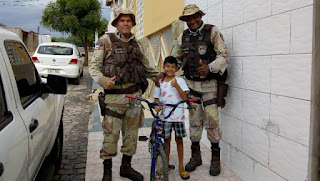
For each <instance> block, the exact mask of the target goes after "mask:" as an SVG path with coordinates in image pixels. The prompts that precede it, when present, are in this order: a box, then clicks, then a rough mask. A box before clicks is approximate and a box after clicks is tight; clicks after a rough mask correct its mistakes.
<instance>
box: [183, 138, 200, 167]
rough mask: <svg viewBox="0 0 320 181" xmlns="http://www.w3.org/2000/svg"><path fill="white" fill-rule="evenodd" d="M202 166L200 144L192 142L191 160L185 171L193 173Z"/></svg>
mask: <svg viewBox="0 0 320 181" xmlns="http://www.w3.org/2000/svg"><path fill="white" fill-rule="evenodd" d="M200 165H202V160H201V151H200V144H199V142H192V145H191V158H190V161H189V163H187V165H186V166H185V170H186V171H187V172H192V171H194V170H195V169H196V168H197V167H198V166H200Z"/></svg>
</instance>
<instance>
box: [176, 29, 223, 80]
mask: <svg viewBox="0 0 320 181" xmlns="http://www.w3.org/2000/svg"><path fill="white" fill-rule="evenodd" d="M213 26H214V25H208V24H205V25H204V27H203V29H202V30H201V33H200V34H199V35H197V36H190V32H189V30H185V31H184V32H183V36H182V45H181V50H182V53H183V55H182V69H183V71H184V76H185V77H186V78H187V79H189V80H195V81H203V80H211V79H219V77H220V75H219V74H218V73H211V72H209V73H208V75H207V76H206V77H201V76H200V74H199V72H198V70H197V69H198V67H199V66H200V64H199V60H200V59H201V60H202V62H203V63H205V64H207V65H208V64H209V63H211V62H213V61H214V60H215V59H216V56H217V54H216V52H215V51H214V45H213V44H212V43H211V38H210V37H211V30H212V28H213Z"/></svg>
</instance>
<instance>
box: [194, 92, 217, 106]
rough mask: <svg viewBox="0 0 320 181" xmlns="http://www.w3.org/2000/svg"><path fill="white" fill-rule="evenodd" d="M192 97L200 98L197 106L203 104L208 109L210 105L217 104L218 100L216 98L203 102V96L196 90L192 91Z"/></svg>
mask: <svg viewBox="0 0 320 181" xmlns="http://www.w3.org/2000/svg"><path fill="white" fill-rule="evenodd" d="M189 94H190V95H193V96H195V97H199V98H200V99H199V100H198V101H197V102H196V103H197V104H201V102H202V104H203V107H206V106H208V105H211V104H217V99H216V98H213V99H209V100H207V101H201V100H202V94H201V93H199V92H197V91H195V90H192V89H190V92H189Z"/></svg>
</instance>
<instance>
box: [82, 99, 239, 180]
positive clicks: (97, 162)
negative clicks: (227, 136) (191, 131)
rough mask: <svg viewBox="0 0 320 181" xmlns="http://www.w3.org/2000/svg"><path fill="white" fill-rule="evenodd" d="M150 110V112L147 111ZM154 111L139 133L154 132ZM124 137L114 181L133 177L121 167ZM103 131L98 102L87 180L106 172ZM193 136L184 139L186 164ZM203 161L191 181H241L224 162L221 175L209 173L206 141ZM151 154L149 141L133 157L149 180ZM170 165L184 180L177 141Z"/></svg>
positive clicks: (134, 164) (91, 130)
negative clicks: (123, 174)
mask: <svg viewBox="0 0 320 181" xmlns="http://www.w3.org/2000/svg"><path fill="white" fill-rule="evenodd" d="M146 113H147V112H146ZM150 120H151V118H150V114H149V113H147V114H146V123H145V126H144V127H143V128H141V129H140V130H139V136H149V134H150V132H151V128H150V127H149V126H148V125H150ZM121 140H122V139H121V137H120V139H119V144H118V156H117V157H115V158H114V159H113V168H112V176H113V180H116V181H118V180H119V181H120V180H129V179H125V178H123V177H120V175H119V170H120V165H121V157H122V154H121V152H120V151H119V150H120V146H121V145H122V141H121ZM102 142H103V132H102V127H101V117H100V115H99V109H98V104H97V103H96V104H95V105H94V110H93V114H92V119H91V121H90V123H89V135H88V149H87V163H86V181H101V180H102V175H103V163H102V160H101V159H100V157H99V152H100V149H101V147H102ZM190 144H191V142H190V139H189V138H188V137H186V138H184V164H186V163H187V162H188V161H189V159H190V155H191V153H190V152H191V150H190ZM201 151H202V161H203V164H202V165H201V166H200V167H198V168H197V170H196V171H194V172H191V173H190V179H189V180H190V181H196V180H201V181H209V180H210V181H240V179H239V178H238V177H237V176H235V174H234V173H233V172H232V171H230V170H229V169H228V168H227V167H226V166H225V165H224V164H222V172H221V174H220V175H219V176H217V177H212V176H210V175H209V167H210V160H211V150H210V149H209V148H208V147H206V146H205V145H204V144H201ZM150 162H151V154H150V153H149V151H148V142H138V149H137V153H136V154H135V155H134V156H133V159H132V167H133V168H134V169H136V170H137V171H139V172H140V173H142V174H143V176H144V180H149V178H150V177H149V174H150V165H151V163H150ZM170 164H173V165H175V166H176V169H175V170H172V171H170V172H169V180H170V181H178V180H182V179H181V178H180V175H179V172H178V155H177V148H176V144H175V142H174V140H172V143H171V156H170Z"/></svg>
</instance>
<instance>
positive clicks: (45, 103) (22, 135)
mask: <svg viewBox="0 0 320 181" xmlns="http://www.w3.org/2000/svg"><path fill="white" fill-rule="evenodd" d="M66 92H67V80H66V78H64V77H59V76H55V75H50V76H48V78H47V79H46V81H42V80H41V78H40V76H39V75H38V72H37V70H36V68H35V66H34V64H33V62H32V59H31V57H30V55H29V53H28V51H27V50H26V48H25V45H24V44H23V42H22V41H21V40H20V38H19V37H18V36H17V35H16V34H14V33H11V32H9V31H6V30H4V29H1V28H0V181H15V180H16V181H32V180H34V179H35V177H36V176H37V173H38V171H39V169H40V167H41V165H42V163H43V162H44V160H48V161H50V162H52V163H53V164H54V166H55V167H56V168H59V166H60V164H61V158H62V145H63V124H62V115H63V105H64V95H63V94H66Z"/></svg>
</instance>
